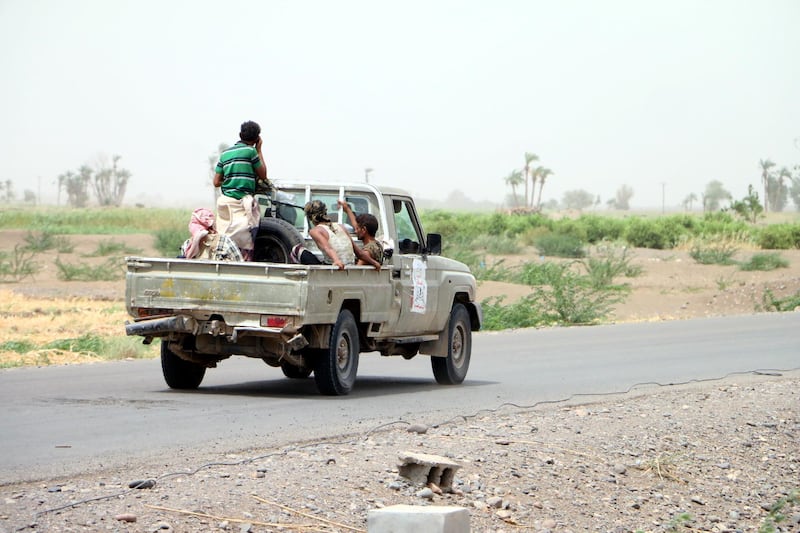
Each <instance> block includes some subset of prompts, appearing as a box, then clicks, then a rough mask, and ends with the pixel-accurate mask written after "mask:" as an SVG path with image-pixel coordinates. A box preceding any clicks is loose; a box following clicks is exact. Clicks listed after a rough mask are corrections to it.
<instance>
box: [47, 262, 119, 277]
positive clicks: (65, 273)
mask: <svg viewBox="0 0 800 533" xmlns="http://www.w3.org/2000/svg"><path fill="white" fill-rule="evenodd" d="M123 261H124V260H123V258H121V257H111V258H109V259H108V260H107V261H106V262H105V263H103V264H102V265H96V266H92V265H89V264H87V263H78V264H72V263H64V262H62V261H61V260H60V259H58V258H56V262H55V264H56V267H57V268H58V273H57V276H58V279H60V280H61V281H114V280H117V279H122V278H123V277H124V276H125V270H124V265H123Z"/></svg>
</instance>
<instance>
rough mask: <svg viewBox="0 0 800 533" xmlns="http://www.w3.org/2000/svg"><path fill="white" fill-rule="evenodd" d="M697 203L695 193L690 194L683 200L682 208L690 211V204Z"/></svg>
mask: <svg viewBox="0 0 800 533" xmlns="http://www.w3.org/2000/svg"><path fill="white" fill-rule="evenodd" d="M696 201H697V195H696V194H695V193H690V194H689V196H687V197H686V198H684V199H683V207H684V208H685V209H686V210H687V211H691V210H692V204H693V203H695V202H696Z"/></svg>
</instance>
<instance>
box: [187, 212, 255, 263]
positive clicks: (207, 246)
mask: <svg viewBox="0 0 800 533" xmlns="http://www.w3.org/2000/svg"><path fill="white" fill-rule="evenodd" d="M214 222H215V217H214V213H213V212H212V211H211V210H210V209H207V208H205V207H198V208H197V209H195V210H194V211H193V212H192V218H191V220H190V221H189V233H190V234H191V237H189V238H188V239H186V241H185V242H184V243H183V246H181V255H182V256H183V257H185V258H186V259H210V260H214V261H244V258H243V257H242V252H241V251H240V250H239V247H238V246H237V245H236V243H235V242H233V240H232V239H231V238H230V237H228V236H227V235H222V234H220V233H217V230H216V227H215V226H214Z"/></svg>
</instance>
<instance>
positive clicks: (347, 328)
mask: <svg viewBox="0 0 800 533" xmlns="http://www.w3.org/2000/svg"><path fill="white" fill-rule="evenodd" d="M359 349H360V346H359V340H358V326H357V325H356V320H355V318H353V314H352V313H351V312H350V311H348V310H347V309H343V310H342V311H341V312H340V313H339V318H338V319H337V320H336V325H334V326H333V331H332V332H331V339H330V346H329V348H328V349H327V350H323V351H322V353H321V354H320V355H319V356H318V357H317V359H316V361H315V364H314V379H315V380H316V382H317V389H318V390H319V392H320V394H325V395H327V396H344V395H345V394H349V393H350V391H351V390H352V389H353V385H354V384H355V382H356V373H357V372H358V352H359Z"/></svg>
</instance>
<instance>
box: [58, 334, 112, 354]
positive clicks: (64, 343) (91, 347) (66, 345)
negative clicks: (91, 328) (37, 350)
mask: <svg viewBox="0 0 800 533" xmlns="http://www.w3.org/2000/svg"><path fill="white" fill-rule="evenodd" d="M104 346H105V343H104V341H103V339H102V338H101V337H98V336H97V335H93V334H91V333H87V334H85V335H82V336H80V337H78V338H76V339H58V340H54V341H52V342H49V343H47V344H46V345H45V346H44V347H45V348H46V349H52V350H64V351H67V352H93V353H100V352H102V351H103V347H104Z"/></svg>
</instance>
